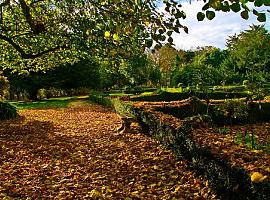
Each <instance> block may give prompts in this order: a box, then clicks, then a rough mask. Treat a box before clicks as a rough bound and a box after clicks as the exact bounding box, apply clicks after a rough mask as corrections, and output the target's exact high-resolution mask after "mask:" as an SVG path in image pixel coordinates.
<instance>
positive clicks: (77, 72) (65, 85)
mask: <svg viewBox="0 0 270 200" xmlns="http://www.w3.org/2000/svg"><path fill="white" fill-rule="evenodd" d="M99 68H100V65H99V63H98V62H97V61H96V60H95V59H94V58H91V59H90V58H89V59H87V60H80V61H78V62H76V63H74V64H73V65H71V64H65V65H61V66H58V67H57V68H53V69H48V70H47V71H46V73H45V72H43V71H38V72H34V71H30V72H27V73H23V74H22V73H19V72H13V71H12V70H9V69H6V70H4V74H5V76H7V78H8V80H9V82H10V93H11V94H14V93H20V92H23V91H27V92H28V93H29V99H31V100H37V98H38V91H39V90H40V89H47V90H48V91H47V92H48V95H47V97H52V96H51V95H52V94H53V93H57V91H53V89H51V88H55V89H56V90H58V89H60V90H64V91H66V92H68V91H70V92H69V94H68V95H74V94H72V92H71V90H72V89H78V88H82V87H84V88H86V87H87V88H98V87H100V75H99ZM50 89H51V90H50ZM50 92H51V94H49V93H50Z"/></svg>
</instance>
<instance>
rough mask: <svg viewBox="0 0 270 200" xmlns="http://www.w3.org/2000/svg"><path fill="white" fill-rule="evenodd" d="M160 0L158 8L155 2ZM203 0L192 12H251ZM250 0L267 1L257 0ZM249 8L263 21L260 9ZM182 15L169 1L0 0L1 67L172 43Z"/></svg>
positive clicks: (43, 64)
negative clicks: (202, 5)
mask: <svg viewBox="0 0 270 200" xmlns="http://www.w3.org/2000/svg"><path fill="white" fill-rule="evenodd" d="M249 1H252V0H249ZM161 2H162V3H163V4H164V6H165V9H164V10H163V9H159V8H158V6H157V5H160V3H161ZM205 2H206V4H205V6H204V7H203V10H204V11H203V12H200V13H198V16H200V15H201V16H203V15H206V17H207V18H208V19H212V18H213V17H214V16H215V15H214V11H215V10H222V11H230V10H232V11H234V12H238V11H239V12H241V16H242V17H243V18H246V12H249V11H251V10H249V9H248V7H247V2H248V1H247V0H235V1H232V2H230V3H228V2H227V1H223V0H205ZM253 3H254V5H255V6H262V5H266V6H269V2H268V1H263V0H255V1H254V2H253ZM236 7H237V9H236ZM204 12H206V14H204ZM253 13H254V14H255V15H257V16H258V20H259V21H265V20H264V19H265V18H266V17H265V13H260V12H258V11H255V10H253ZM185 17H186V15H185V13H184V11H183V10H182V9H181V4H180V3H179V2H176V1H174V0H162V1H155V0H100V1H96V0H0V44H1V45H0V51H1V63H2V65H3V66H2V67H4V68H5V67H12V68H13V69H16V70H19V71H20V70H22V69H26V70H29V69H31V70H34V69H40V68H48V67H51V66H55V65H56V64H60V63H67V62H70V63H72V62H76V61H78V60H79V59H86V58H87V57H89V56H91V55H96V56H100V57H112V58H114V57H116V56H119V55H120V56H121V57H129V56H131V54H132V52H134V50H138V49H141V50H144V47H153V46H155V48H159V47H161V45H162V43H166V42H168V43H170V44H172V43H173V39H172V37H171V35H172V33H173V32H177V33H179V32H180V31H181V29H183V30H184V31H185V32H188V28H187V27H186V26H184V25H182V22H180V20H181V19H185ZM203 18H204V17H198V20H202V19H203Z"/></svg>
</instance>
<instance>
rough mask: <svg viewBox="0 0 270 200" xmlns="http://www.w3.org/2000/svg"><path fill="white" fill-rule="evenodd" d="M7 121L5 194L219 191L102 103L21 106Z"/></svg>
mask: <svg viewBox="0 0 270 200" xmlns="http://www.w3.org/2000/svg"><path fill="white" fill-rule="evenodd" d="M19 114H20V117H19V118H17V119H13V120H8V121H3V122H1V123H0V198H10V199H17V198H19V199H21V198H22V199H26V198H27V199H37V198H38V199H40V198H48V199H50V198H54V199H74V198H75V199H76V198H77V199H84V198H91V199H216V196H215V194H214V193H213V192H212V191H211V190H210V189H209V188H208V186H207V181H206V180H205V179H203V178H201V177H198V176H195V174H194V173H193V172H192V171H190V170H189V169H188V166H187V162H186V161H184V160H181V161H176V160H174V157H173V155H172V152H171V151H169V150H167V149H165V148H164V147H162V146H161V145H160V144H159V143H158V142H157V141H155V140H153V139H151V138H150V137H148V136H146V135H144V134H142V133H141V131H140V129H139V127H138V126H136V125H134V126H133V129H135V130H136V131H135V133H118V132H117V131H116V129H117V127H118V126H119V125H120V123H121V122H120V119H119V118H118V117H117V115H116V114H115V113H114V112H112V111H111V110H109V109H108V108H104V107H101V106H97V105H81V106H75V107H69V108H66V109H43V110H42V109H40V110H38V109H36V110H20V111H19Z"/></svg>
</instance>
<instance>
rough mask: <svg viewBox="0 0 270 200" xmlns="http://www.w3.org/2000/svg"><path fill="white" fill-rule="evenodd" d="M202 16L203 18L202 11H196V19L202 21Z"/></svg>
mask: <svg viewBox="0 0 270 200" xmlns="http://www.w3.org/2000/svg"><path fill="white" fill-rule="evenodd" d="M204 18H205V14H204V13H202V12H198V13H197V19H198V21H203V20H204Z"/></svg>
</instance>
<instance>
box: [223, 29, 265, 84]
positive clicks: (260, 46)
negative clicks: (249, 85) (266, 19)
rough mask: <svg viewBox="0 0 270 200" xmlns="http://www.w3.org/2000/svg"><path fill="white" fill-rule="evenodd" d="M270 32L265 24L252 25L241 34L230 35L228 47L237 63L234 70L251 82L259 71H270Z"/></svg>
mask: <svg viewBox="0 0 270 200" xmlns="http://www.w3.org/2000/svg"><path fill="white" fill-rule="evenodd" d="M269 41H270V34H269V32H268V31H267V30H266V29H265V28H264V27H263V26H255V25H253V26H251V27H250V29H248V30H245V31H243V32H241V33H240V34H239V35H234V36H231V37H229V39H228V40H227V47H228V51H229V54H230V57H231V59H232V60H233V62H234V63H235V65H234V70H235V72H238V73H240V74H242V75H243V76H244V77H245V78H246V79H249V80H250V81H251V82H252V81H253V80H255V78H256V77H257V75H256V74H257V73H260V72H263V73H264V74H265V75H266V74H267V73H269V72H270V45H269Z"/></svg>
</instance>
